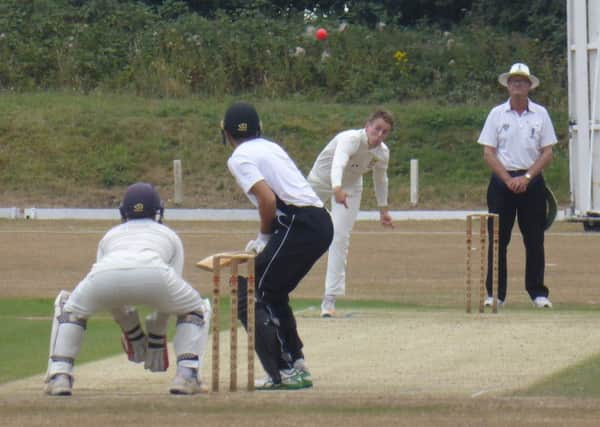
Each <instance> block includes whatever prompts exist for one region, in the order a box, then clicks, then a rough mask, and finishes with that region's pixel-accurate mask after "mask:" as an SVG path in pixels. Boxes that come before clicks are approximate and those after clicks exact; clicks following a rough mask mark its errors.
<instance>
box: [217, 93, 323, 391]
mask: <svg viewBox="0 0 600 427" xmlns="http://www.w3.org/2000/svg"><path fill="white" fill-rule="evenodd" d="M221 128H222V132H223V140H224V142H228V143H229V144H230V145H231V146H232V147H233V153H232V155H231V157H230V158H229V160H228V161H227V166H228V167H229V170H230V172H231V174H232V175H233V176H234V177H235V179H236V181H237V183H238V185H239V186H240V188H241V189H242V190H243V191H244V193H245V194H246V196H247V197H248V199H249V200H250V202H252V204H254V205H255V206H256V207H257V208H258V213H259V216H260V231H259V232H258V235H257V237H256V239H254V240H251V241H250V242H248V245H247V246H246V250H247V251H254V252H256V253H257V254H258V255H257V257H256V287H257V289H256V353H257V355H258V357H259V359H260V361H261V363H262V366H263V368H264V369H265V371H266V372H267V375H268V376H267V378H266V379H265V380H264V381H262V382H260V383H259V384H257V389H263V390H264V389H267V390H268V389H284V390H285V389H288V390H289V389H299V388H306V387H311V386H312V379H311V377H310V373H309V372H308V369H307V367H306V364H305V362H304V355H303V352H302V346H303V344H302V341H301V339H300V337H299V336H298V331H297V328H296V319H295V318H294V313H293V312H292V309H291V307H290V305H289V294H290V292H292V291H293V290H294V289H295V288H296V287H297V286H298V283H299V282H300V280H302V278H303V277H304V276H305V275H306V273H308V271H309V270H310V269H311V268H312V266H313V265H314V263H315V262H316V261H317V260H318V259H319V258H320V257H321V255H323V253H325V251H327V249H328V248H329V245H330V243H331V240H332V238H333V224H332V221H331V216H330V215H329V213H328V212H327V210H326V209H325V208H324V207H323V203H322V202H321V200H320V199H319V197H318V196H317V195H316V194H315V192H314V191H313V189H312V188H311V186H310V184H309V183H308V181H307V180H306V179H305V178H304V176H303V175H302V173H301V172H300V170H299V169H298V168H297V166H296V164H295V163H294V162H293V160H292V159H291V158H290V157H289V155H288V154H287V153H286V152H285V150H284V149H283V148H282V147H281V146H279V145H278V144H276V143H274V142H272V141H269V140H267V139H265V138H262V137H261V125H260V120H259V118H258V113H257V112H256V110H255V109H254V107H253V106H252V105H250V104H247V103H244V102H237V103H234V104H233V105H231V106H230V107H229V108H228V109H227V111H226V113H225V118H224V120H223V123H222V126H221ZM245 284H246V283H244V280H240V287H239V288H240V291H241V292H240V298H239V302H240V313H239V314H240V316H239V317H240V320H242V322H244V320H245V317H246V316H245V313H244V312H245V306H246V292H245V289H246V287H245ZM250 303H251V302H250ZM244 326H246V325H245V324H244Z"/></svg>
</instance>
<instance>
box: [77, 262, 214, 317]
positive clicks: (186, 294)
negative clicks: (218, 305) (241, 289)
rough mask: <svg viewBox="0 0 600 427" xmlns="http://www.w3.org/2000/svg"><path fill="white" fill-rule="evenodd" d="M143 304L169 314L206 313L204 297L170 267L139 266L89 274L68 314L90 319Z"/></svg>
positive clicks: (82, 282) (81, 283)
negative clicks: (98, 313) (128, 306)
mask: <svg viewBox="0 0 600 427" xmlns="http://www.w3.org/2000/svg"><path fill="white" fill-rule="evenodd" d="M135 304H141V305H146V306H149V307H152V308H154V309H155V310H157V311H158V312H161V313H168V314H186V313H190V312H192V311H204V308H205V304H204V300H203V299H202V298H201V297H200V294H199V293H198V292H197V291H196V290H195V289H194V288H192V287H191V286H190V285H189V284H188V283H187V282H186V281H185V280H184V279H182V278H181V277H180V276H179V275H177V273H175V271H174V270H173V269H172V268H170V267H139V268H130V269H114V270H104V271H97V272H91V273H89V274H88V275H87V276H86V277H85V279H83V280H82V281H81V282H80V283H79V284H78V285H77V287H76V288H75V290H74V291H73V293H72V294H71V296H70V297H69V300H68V301H67V303H66V305H65V311H69V312H72V313H74V314H77V315H79V316H82V317H86V318H89V317H90V316H91V315H92V314H94V313H96V312H98V311H101V310H109V309H111V308H116V307H122V306H124V305H135Z"/></svg>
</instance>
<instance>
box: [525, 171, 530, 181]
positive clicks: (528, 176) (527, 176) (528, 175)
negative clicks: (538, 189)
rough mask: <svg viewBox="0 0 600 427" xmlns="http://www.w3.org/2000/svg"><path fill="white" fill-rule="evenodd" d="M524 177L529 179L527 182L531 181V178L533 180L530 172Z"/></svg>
mask: <svg viewBox="0 0 600 427" xmlns="http://www.w3.org/2000/svg"><path fill="white" fill-rule="evenodd" d="M523 176H524V177H525V178H526V179H527V181H531V178H532V177H531V174H530V173H529V172H527V173H526V174H525V175H523Z"/></svg>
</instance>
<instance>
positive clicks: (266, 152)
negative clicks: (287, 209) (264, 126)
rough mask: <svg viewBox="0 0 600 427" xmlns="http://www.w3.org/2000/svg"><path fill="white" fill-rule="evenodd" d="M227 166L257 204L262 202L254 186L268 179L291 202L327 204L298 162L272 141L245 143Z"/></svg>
mask: <svg viewBox="0 0 600 427" xmlns="http://www.w3.org/2000/svg"><path fill="white" fill-rule="evenodd" d="M227 167H228V168H229V171H230V172H231V174H232V175H233V176H234V178H235V179H236V181H237V183H238V185H239V186H240V187H241V188H242V190H243V191H244V193H245V194H246V196H247V197H248V199H249V200H250V202H252V204H253V205H254V206H258V202H257V201H256V197H254V195H253V194H252V193H250V189H251V188H252V186H253V185H254V184H256V183H257V182H258V181H261V180H264V181H265V182H266V184H267V185H268V186H269V187H270V188H271V190H272V191H273V192H274V193H275V194H276V195H277V197H279V198H280V199H281V201H283V202H284V203H285V204H287V205H294V206H316V207H319V208H320V207H323V202H321V199H319V197H318V196H317V194H316V193H315V192H314V190H313V189H312V187H311V186H310V184H309V183H308V181H307V180H306V178H304V176H303V175H302V172H300V169H298V167H297V166H296V164H295V163H294V161H293V160H292V159H291V158H290V156H289V155H288V154H287V153H286V152H285V150H284V149H283V148H281V146H279V145H278V144H276V143H274V142H272V141H268V140H266V139H264V138H256V139H252V140H249V141H245V142H243V143H241V144H240V145H238V146H237V147H236V148H235V150H234V151H233V153H232V154H231V157H229V160H227Z"/></svg>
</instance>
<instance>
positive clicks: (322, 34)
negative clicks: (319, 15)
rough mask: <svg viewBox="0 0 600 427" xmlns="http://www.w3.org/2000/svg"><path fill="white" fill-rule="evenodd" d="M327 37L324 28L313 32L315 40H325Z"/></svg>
mask: <svg viewBox="0 0 600 427" xmlns="http://www.w3.org/2000/svg"><path fill="white" fill-rule="evenodd" d="M328 35H329V34H327V30H326V29H325V28H319V29H318V30H317V31H315V37H316V38H317V40H325V39H327V36H328Z"/></svg>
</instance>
